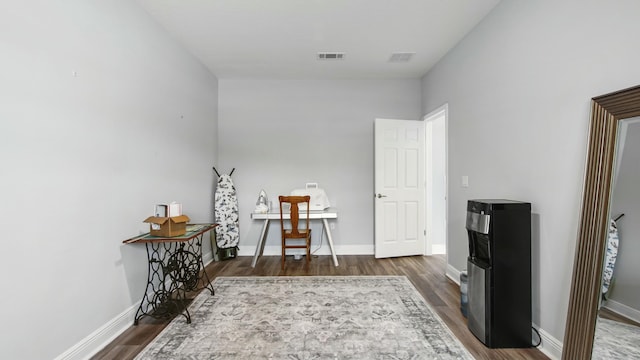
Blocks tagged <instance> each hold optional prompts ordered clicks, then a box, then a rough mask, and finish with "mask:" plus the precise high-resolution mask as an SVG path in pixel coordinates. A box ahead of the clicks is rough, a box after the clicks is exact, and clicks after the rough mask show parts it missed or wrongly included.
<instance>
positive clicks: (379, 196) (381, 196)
mask: <svg viewBox="0 0 640 360" xmlns="http://www.w3.org/2000/svg"><path fill="white" fill-rule="evenodd" d="M383 197H387V195H382V194H378V199H380V198H383Z"/></svg>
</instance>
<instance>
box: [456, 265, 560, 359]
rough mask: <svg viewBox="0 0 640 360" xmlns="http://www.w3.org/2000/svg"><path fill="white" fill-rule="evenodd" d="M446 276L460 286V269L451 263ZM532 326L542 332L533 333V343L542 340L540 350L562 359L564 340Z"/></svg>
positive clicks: (550, 356) (535, 325)
mask: <svg viewBox="0 0 640 360" xmlns="http://www.w3.org/2000/svg"><path fill="white" fill-rule="evenodd" d="M446 276H447V277H448V278H449V279H451V281H453V282H455V283H456V284H458V286H460V270H458V269H456V268H455V267H453V266H451V264H447V271H446ZM532 326H533V327H534V328H535V329H536V330H537V331H538V333H539V334H540V339H538V338H537V336H534V335H533V334H532V340H531V343H532V344H535V343H537V342H538V340H541V342H540V346H538V350H540V351H541V352H542V353H543V354H545V355H546V356H548V357H549V358H550V359H552V360H558V359H560V358H561V357H562V342H561V341H559V340H558V339H556V338H554V337H553V336H551V335H550V334H549V333H548V332H546V331H544V330H543V329H541V328H540V327H539V326H538V325H537V324H532Z"/></svg>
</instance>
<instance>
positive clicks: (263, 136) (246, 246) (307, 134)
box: [219, 79, 420, 255]
mask: <svg viewBox="0 0 640 360" xmlns="http://www.w3.org/2000/svg"><path fill="white" fill-rule="evenodd" d="M219 104H220V113H219V134H220V143H219V146H220V156H219V158H220V168H221V169H222V170H223V171H225V172H228V171H230V170H231V169H232V168H235V169H236V171H235V172H234V174H233V178H234V181H235V184H236V189H237V191H238V202H239V206H240V245H239V246H240V253H241V254H244V255H253V253H254V251H255V246H256V243H257V240H258V236H259V233H260V226H261V224H259V223H257V222H252V221H251V219H250V214H251V212H252V211H253V209H254V207H255V202H256V200H257V198H258V193H259V192H260V189H265V191H266V192H267V194H268V196H269V198H270V200H272V201H273V204H274V206H277V197H278V195H282V194H289V192H290V191H291V190H293V189H296V188H303V187H304V185H305V183H306V182H318V183H319V185H320V187H322V188H323V189H325V190H326V192H327V195H328V196H329V199H330V201H331V204H332V205H333V206H335V207H336V208H337V209H338V214H339V215H338V220H337V221H336V222H335V224H336V228H335V230H334V231H333V235H334V237H335V239H334V241H335V244H336V251H337V253H338V254H341V253H342V254H345V253H348V254H357V253H367V254H372V253H373V121H374V119H375V118H376V117H381V118H401V119H418V118H420V81H419V80H417V79H414V80H226V79H221V80H220V103H219ZM279 226H280V225H279V224H278V223H277V222H274V223H272V226H271V230H270V233H269V238H268V239H267V249H266V250H265V253H272V254H274V253H278V251H279V249H280V245H279V241H280V240H279V231H280V230H279ZM316 234H318V235H316ZM319 240H320V229H318V230H317V231H316V230H314V239H313V240H312V243H313V245H312V248H313V249H316V248H317V246H318V242H319ZM324 246H325V248H323V249H320V251H319V252H318V254H328V253H329V252H328V249H327V248H326V242H324Z"/></svg>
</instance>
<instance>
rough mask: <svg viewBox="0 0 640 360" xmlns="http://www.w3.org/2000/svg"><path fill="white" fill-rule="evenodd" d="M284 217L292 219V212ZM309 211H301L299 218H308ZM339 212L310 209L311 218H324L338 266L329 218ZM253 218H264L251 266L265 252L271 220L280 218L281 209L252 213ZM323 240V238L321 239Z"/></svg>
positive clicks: (325, 228) (332, 209) (323, 221)
mask: <svg viewBox="0 0 640 360" xmlns="http://www.w3.org/2000/svg"><path fill="white" fill-rule="evenodd" d="M282 216H283V219H285V220H289V219H291V214H289V213H284V214H282ZM306 216H307V213H306V211H300V213H299V214H298V217H299V218H301V219H302V218H305V219H306ZM337 218H338V212H337V211H336V209H334V208H329V209H326V210H315V211H314V210H310V211H309V220H322V225H323V226H324V231H325V234H326V235H327V242H328V243H329V249H330V250H331V257H332V258H333V265H335V266H338V257H337V256H336V251H335V249H334V248H333V237H332V236H331V227H330V226H329V223H328V222H327V219H337ZM251 219H253V220H262V221H263V223H262V231H260V238H258V243H257V244H256V253H255V255H253V261H251V267H256V262H258V257H260V256H261V255H262V253H263V252H264V245H265V243H266V242H267V232H268V231H269V222H270V221H271V220H280V210H279V209H278V211H277V212H268V213H252V214H251ZM321 240H322V239H321Z"/></svg>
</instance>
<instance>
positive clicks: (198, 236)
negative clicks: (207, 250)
mask: <svg viewBox="0 0 640 360" xmlns="http://www.w3.org/2000/svg"><path fill="white" fill-rule="evenodd" d="M216 226H217V224H189V225H187V233H186V234H184V235H180V236H175V237H159V236H151V235H149V234H148V233H147V234H143V235H140V236H136V237H134V238H131V239H128V240H125V241H123V243H125V244H145V245H146V248H147V260H148V262H149V267H148V276H147V287H146V289H145V291H144V294H143V295H142V301H141V302H140V306H139V307H138V311H136V315H135V317H134V321H133V324H134V325H138V321H139V320H140V319H141V318H142V317H144V316H151V317H154V318H158V319H171V318H173V317H174V316H176V315H178V314H182V315H183V316H184V317H185V319H186V320H187V324H190V323H191V315H190V314H189V309H188V308H187V305H188V302H189V300H190V299H188V298H187V294H188V293H190V292H194V291H198V290H202V289H208V290H209V291H210V292H211V295H214V291H213V286H212V285H211V281H210V280H209V276H208V275H207V272H206V271H204V263H203V262H202V238H203V236H204V234H205V233H207V232H209V231H210V230H213V229H214V228H215V227H216Z"/></svg>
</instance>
